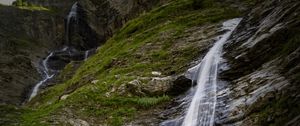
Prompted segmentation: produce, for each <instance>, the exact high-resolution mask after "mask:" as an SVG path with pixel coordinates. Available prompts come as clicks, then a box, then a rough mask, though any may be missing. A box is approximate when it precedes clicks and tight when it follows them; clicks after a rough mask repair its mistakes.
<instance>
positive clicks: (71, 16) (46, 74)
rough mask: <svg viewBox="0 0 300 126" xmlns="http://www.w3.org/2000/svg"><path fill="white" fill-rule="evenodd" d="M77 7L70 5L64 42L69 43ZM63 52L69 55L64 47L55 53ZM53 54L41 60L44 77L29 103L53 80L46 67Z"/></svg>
mask: <svg viewBox="0 0 300 126" xmlns="http://www.w3.org/2000/svg"><path fill="white" fill-rule="evenodd" d="M77 7H78V4H77V2H75V3H74V4H73V5H72V8H71V11H70V12H69V14H68V16H67V23H66V29H65V31H66V41H67V42H69V39H70V37H69V33H70V23H71V21H72V20H75V21H76V20H77ZM63 51H68V53H69V55H71V51H70V50H69V47H68V46H67V47H65V48H63V49H62V50H59V51H56V52H63ZM54 53H55V52H51V53H50V54H49V55H48V56H47V57H46V59H45V60H43V62H42V68H41V71H42V73H41V74H42V75H44V79H43V80H42V81H40V82H39V83H37V84H36V85H35V86H34V88H33V90H32V92H31V94H30V97H29V101H30V100H31V99H32V98H33V97H35V96H36V95H37V93H38V91H39V89H40V87H41V86H42V85H43V84H44V83H45V82H47V81H48V80H50V79H51V78H53V76H54V74H52V75H50V71H49V67H48V61H49V59H50V57H52V56H53V55H54Z"/></svg>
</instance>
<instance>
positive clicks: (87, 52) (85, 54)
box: [84, 50, 91, 60]
mask: <svg viewBox="0 0 300 126" xmlns="http://www.w3.org/2000/svg"><path fill="white" fill-rule="evenodd" d="M90 51H91V50H87V51H85V53H84V60H87V58H88V57H89V54H90Z"/></svg>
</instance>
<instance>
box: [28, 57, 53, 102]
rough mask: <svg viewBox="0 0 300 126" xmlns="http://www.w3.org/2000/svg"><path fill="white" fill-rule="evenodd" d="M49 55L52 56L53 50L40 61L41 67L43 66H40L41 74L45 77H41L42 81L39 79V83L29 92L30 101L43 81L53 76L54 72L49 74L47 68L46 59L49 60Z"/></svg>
mask: <svg viewBox="0 0 300 126" xmlns="http://www.w3.org/2000/svg"><path fill="white" fill-rule="evenodd" d="M51 56H53V52H52V53H50V54H49V55H48V56H47V58H46V59H45V60H43V62H42V67H43V68H42V71H43V74H44V75H45V77H44V79H43V80H42V81H40V82H39V83H37V84H36V85H35V86H34V88H33V90H32V92H31V95H30V97H29V101H30V100H31V99H32V98H33V97H35V96H36V95H37V93H38V91H39V88H40V86H42V85H43V84H44V83H45V82H47V81H48V80H49V79H51V78H52V77H53V76H54V74H52V75H50V73H49V68H48V60H49V58H50V57H51Z"/></svg>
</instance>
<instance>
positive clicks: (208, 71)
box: [182, 18, 241, 126]
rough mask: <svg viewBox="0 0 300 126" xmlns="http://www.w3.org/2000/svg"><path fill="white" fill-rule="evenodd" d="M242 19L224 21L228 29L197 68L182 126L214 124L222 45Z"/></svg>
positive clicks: (210, 125)
mask: <svg viewBox="0 0 300 126" xmlns="http://www.w3.org/2000/svg"><path fill="white" fill-rule="evenodd" d="M240 21H241V19H239V18H237V19H232V20H229V21H226V22H224V23H223V27H222V29H223V30H228V31H227V32H226V33H225V34H224V35H222V37H221V39H220V40H218V41H217V42H216V43H215V44H214V46H213V47H212V48H211V49H210V50H209V52H208V53H207V54H206V55H205V57H204V58H203V60H202V61H201V63H200V64H199V65H198V68H197V75H196V78H197V87H196V92H195V94H194V96H193V98H192V101H191V103H190V106H189V108H188V110H187V112H186V115H185V117H184V120H183V123H182V126H213V125H214V116H215V108H216V103H217V74H218V64H219V61H220V59H221V54H222V47H223V45H224V44H225V42H226V41H227V39H228V38H229V37H230V36H231V34H232V32H233V30H234V29H235V28H236V27H237V25H238V24H239V22H240Z"/></svg>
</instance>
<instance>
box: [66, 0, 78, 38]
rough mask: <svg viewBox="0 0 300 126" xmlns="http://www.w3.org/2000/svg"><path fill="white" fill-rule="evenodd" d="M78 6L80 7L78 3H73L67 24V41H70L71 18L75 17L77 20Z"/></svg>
mask: <svg viewBox="0 0 300 126" xmlns="http://www.w3.org/2000/svg"><path fill="white" fill-rule="evenodd" d="M77 8H78V3H77V2H75V3H74V4H73V5H72V8H71V11H70V12H69V14H68V16H67V24H66V29H65V30H66V41H67V43H68V42H69V41H70V23H71V20H72V19H74V20H75V21H76V20H77Z"/></svg>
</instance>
